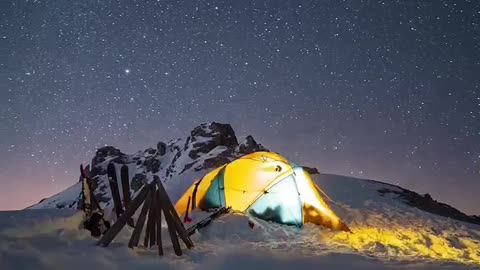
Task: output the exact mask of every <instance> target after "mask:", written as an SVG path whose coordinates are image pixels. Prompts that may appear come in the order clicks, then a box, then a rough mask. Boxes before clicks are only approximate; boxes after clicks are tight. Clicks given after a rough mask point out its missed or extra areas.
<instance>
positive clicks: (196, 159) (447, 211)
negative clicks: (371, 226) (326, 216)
mask: <svg viewBox="0 0 480 270" xmlns="http://www.w3.org/2000/svg"><path fill="white" fill-rule="evenodd" d="M255 151H268V150H267V149H266V148H265V147H263V146H262V145H261V144H258V143H257V142H256V141H255V140H254V138H253V137H252V136H247V137H245V138H242V140H239V139H238V138H237V136H236V134H235V131H234V130H233V128H232V127H231V126H230V125H228V124H219V123H215V122H212V123H204V124H202V125H200V126H198V127H195V128H194V129H193V130H192V131H191V132H190V134H189V135H188V136H187V137H186V138H185V139H173V140H170V141H169V142H168V143H163V142H159V143H158V144H157V146H156V148H148V149H146V150H143V151H138V152H136V153H134V154H130V155H128V154H125V153H123V152H121V151H120V150H119V149H117V148H114V147H112V146H106V147H102V148H100V149H98V150H97V152H96V154H95V156H94V157H93V159H92V163H91V166H92V171H91V173H92V177H93V182H94V190H95V195H96V196H97V198H98V199H99V201H100V202H101V205H102V208H106V210H107V212H109V211H111V209H112V207H113V204H112V202H111V194H110V188H109V187H108V180H107V175H106V168H107V165H108V163H109V162H114V163H116V164H117V170H118V172H117V173H118V174H119V173H120V172H119V170H120V166H121V165H122V164H127V165H128V166H129V169H130V182H131V188H132V192H133V193H134V192H136V191H138V190H139V189H140V187H141V186H142V185H143V184H144V183H145V182H146V181H147V179H148V178H149V177H152V175H153V174H156V175H158V176H160V178H161V179H162V181H163V182H164V183H165V187H166V189H167V191H168V192H169V195H170V196H171V198H172V200H176V199H177V198H179V197H180V196H181V195H182V193H183V192H184V191H185V190H186V189H187V188H188V187H189V186H190V185H191V183H192V182H193V181H194V180H196V179H198V178H200V177H201V176H202V175H204V174H205V173H207V172H208V171H209V170H211V169H213V168H215V167H217V166H220V165H222V164H225V163H227V162H229V161H231V160H234V159H235V158H238V157H240V156H242V155H245V154H248V153H251V152H255ZM305 169H306V170H307V171H308V172H309V173H310V174H312V175H313V177H314V178H315V179H316V180H318V181H319V182H320V183H321V184H320V187H321V188H323V189H324V190H325V191H326V193H327V194H328V195H330V197H332V198H335V200H337V201H341V202H342V205H344V206H346V207H350V206H352V205H355V207H358V206H359V205H360V204H365V203H366V204H368V202H369V198H375V200H378V199H379V198H382V197H383V198H385V199H386V198H389V201H388V202H389V203H395V205H399V206H402V207H407V209H408V208H411V207H415V208H417V209H421V210H423V211H426V212H429V213H433V214H437V215H441V216H444V217H449V218H452V219H457V220H461V221H465V222H470V223H475V224H480V217H478V216H468V215H466V214H464V213H462V212H461V211H459V210H457V209H455V208H453V207H451V206H449V205H447V204H443V203H440V202H437V201H435V200H433V199H432V198H431V197H430V196H429V195H428V194H427V195H420V194H418V193H416V192H413V191H410V190H407V189H404V188H401V187H399V186H394V185H391V184H386V183H382V182H378V181H373V180H366V179H357V178H351V177H346V176H338V175H330V174H322V175H318V170H317V169H316V168H306V167H305ZM352 187H355V188H353V189H352ZM80 190H81V186H80V184H79V183H76V184H74V185H73V186H72V187H70V188H68V189H66V190H65V191H62V192H60V193H59V194H56V195H54V196H52V197H50V198H47V199H43V200H42V201H41V202H39V203H38V204H36V205H33V206H31V207H30V209H44V208H74V209H75V208H78V207H79V206H80V200H79V199H80ZM356 200H358V201H356ZM339 211H342V209H339ZM340 216H341V215H340Z"/></svg>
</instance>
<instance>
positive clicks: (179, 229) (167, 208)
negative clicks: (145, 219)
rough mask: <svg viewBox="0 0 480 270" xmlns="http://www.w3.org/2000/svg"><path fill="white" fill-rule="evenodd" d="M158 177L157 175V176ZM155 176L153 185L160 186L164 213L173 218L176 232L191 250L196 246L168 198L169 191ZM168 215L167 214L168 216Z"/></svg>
mask: <svg viewBox="0 0 480 270" xmlns="http://www.w3.org/2000/svg"><path fill="white" fill-rule="evenodd" d="M155 176H156V175H155ZM155 176H154V181H153V183H156V184H157V186H158V191H159V192H160V198H161V200H162V207H163V209H164V213H165V212H168V213H169V214H170V215H171V217H172V223H173V225H174V226H175V228H176V231H177V232H178V235H179V236H180V238H181V239H182V241H183V242H184V243H185V245H186V246H187V248H188V249H191V248H192V247H193V246H194V245H193V242H192V240H191V239H190V237H189V235H188V232H187V230H186V229H185V227H184V226H183V223H182V222H181V221H180V218H179V217H178V213H177V211H176V210H175V208H174V207H173V204H172V202H171V201H170V198H169V197H168V194H167V191H166V190H165V188H164V187H163V184H162V182H161V181H160V178H158V176H156V177H155ZM166 214H167V213H165V215H166Z"/></svg>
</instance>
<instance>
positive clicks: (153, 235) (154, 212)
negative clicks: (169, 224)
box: [148, 191, 158, 247]
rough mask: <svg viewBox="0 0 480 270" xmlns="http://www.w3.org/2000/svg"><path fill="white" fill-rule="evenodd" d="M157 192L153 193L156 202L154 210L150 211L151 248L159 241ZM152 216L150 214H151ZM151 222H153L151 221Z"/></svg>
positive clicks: (153, 204) (153, 205) (153, 206)
mask: <svg viewBox="0 0 480 270" xmlns="http://www.w3.org/2000/svg"><path fill="white" fill-rule="evenodd" d="M156 195H157V192H156V191H155V192H154V193H153V198H155V202H154V203H152V208H151V209H150V212H151V213H152V215H151V216H149V217H148V221H149V222H151V224H152V225H151V226H150V245H149V247H152V246H154V245H155V242H156V241H157V234H156V229H157V226H156V225H157V224H156V222H157V212H158V211H157V209H156V207H157V196H156ZM149 214H150V213H149ZM150 220H151V221H150Z"/></svg>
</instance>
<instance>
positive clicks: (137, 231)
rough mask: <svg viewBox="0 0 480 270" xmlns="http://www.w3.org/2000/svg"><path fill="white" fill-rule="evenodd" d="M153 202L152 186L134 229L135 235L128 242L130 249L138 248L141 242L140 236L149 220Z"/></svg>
mask: <svg viewBox="0 0 480 270" xmlns="http://www.w3.org/2000/svg"><path fill="white" fill-rule="evenodd" d="M151 200H152V186H149V191H148V195H147V199H146V200H145V202H144V203H143V207H142V211H141V212H140V215H139V216H138V220H137V224H135V229H133V233H132V236H131V237H130V241H128V247H129V248H133V247H136V246H138V241H139V240H140V234H141V233H142V229H143V225H145V219H146V218H147V213H148V208H149V207H150V201H151Z"/></svg>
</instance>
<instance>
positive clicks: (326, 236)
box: [0, 123, 480, 270]
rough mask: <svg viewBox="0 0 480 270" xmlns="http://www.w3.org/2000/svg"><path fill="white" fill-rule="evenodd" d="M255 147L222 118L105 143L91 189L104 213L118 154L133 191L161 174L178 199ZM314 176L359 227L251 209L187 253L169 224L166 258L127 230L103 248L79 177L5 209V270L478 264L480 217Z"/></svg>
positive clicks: (0, 243) (0, 257) (0, 231)
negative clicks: (109, 172)
mask: <svg viewBox="0 0 480 270" xmlns="http://www.w3.org/2000/svg"><path fill="white" fill-rule="evenodd" d="M259 150H265V148H263V146H261V145H259V144H257V143H256V142H255V140H253V138H252V137H251V136H247V137H246V138H245V139H244V140H238V139H237V137H236V136H235V133H234V131H233V129H232V128H231V127H230V126H229V125H223V124H217V123H207V124H202V125H200V126H199V127H196V128H195V129H193V130H192V132H191V133H190V135H189V136H187V138H186V139H176V140H171V141H170V142H169V143H167V144H164V143H159V144H158V145H157V147H156V148H155V149H154V148H149V149H146V150H144V151H138V152H137V153H134V154H131V155H127V154H124V153H122V152H121V151H120V150H118V149H116V148H113V147H104V148H100V149H98V151H97V153H96V155H95V157H94V158H93V159H92V163H91V166H92V170H91V173H92V176H93V180H94V189H95V194H96V196H97V198H98V199H99V200H100V201H101V205H102V207H103V208H104V209H105V211H106V212H107V216H108V215H109V214H110V213H111V210H112V203H111V195H110V189H109V187H108V182H107V178H106V167H107V165H108V163H109V162H114V163H116V164H117V169H118V170H119V169H120V166H121V165H122V164H127V165H128V166H129V168H130V172H131V173H130V181H131V186H132V192H136V191H138V190H139V188H140V187H141V185H143V184H144V183H145V182H147V181H149V180H150V179H152V176H153V175H154V174H156V175H158V176H159V177H160V178H161V179H162V181H163V182H164V185H165V187H166V189H167V192H168V193H169V196H170V197H171V199H172V201H175V200H176V199H178V198H179V197H180V196H181V194H182V193H183V192H184V191H185V189H186V188H187V187H188V186H190V185H191V183H192V182H193V181H194V180H196V179H197V178H199V177H200V176H202V175H203V174H205V173H206V172H208V171H209V170H211V169H212V168H214V167H217V166H219V165H222V164H224V163H226V162H228V161H230V160H232V159H235V158H236V157H238V156H241V155H244V154H246V153H249V152H253V151H259ZM312 178H313V180H314V181H315V182H317V184H318V185H319V186H320V187H321V188H322V189H323V190H324V191H325V192H326V193H327V194H328V195H329V199H328V200H327V201H328V202H329V204H330V205H331V207H332V209H333V210H334V211H335V212H336V213H337V214H338V216H339V217H340V218H341V219H342V220H343V221H344V222H345V223H346V224H348V225H349V227H350V229H351V230H352V231H353V233H345V232H333V231H330V230H328V229H325V228H323V227H318V226H314V225H310V224H307V225H306V226H305V227H304V228H301V229H298V228H295V227H288V226H283V225H279V224H274V223H268V222H265V221H262V220H256V219H254V222H255V224H256V226H255V227H254V229H253V230H251V229H250V227H249V226H248V225H247V224H248V220H249V217H247V216H245V215H243V214H242V213H232V214H228V215H226V216H223V217H221V218H220V219H218V220H216V221H215V222H213V223H212V224H211V225H210V226H209V227H207V228H205V229H204V230H202V231H200V232H199V233H197V234H195V235H194V236H193V238H192V239H193V241H194V243H195V248H194V249H192V250H186V251H185V253H186V254H185V255H184V256H183V257H179V258H178V257H176V256H175V255H174V254H173V250H172V247H171V243H170V242H169V240H168V232H166V231H165V230H166V227H165V225H164V228H163V230H164V231H163V239H164V242H163V243H164V249H165V253H166V255H165V256H164V257H158V256H157V255H156V251H155V250H148V249H145V248H141V247H140V248H137V249H135V250H130V249H128V248H127V246H126V245H127V243H128V239H129V237H130V233H131V231H132V230H131V229H130V228H124V230H123V231H122V232H121V233H120V235H119V237H118V238H116V239H115V240H114V242H113V243H112V244H111V245H110V246H109V247H108V248H100V247H96V246H95V242H96V240H95V239H93V238H91V237H90V234H89V233H88V231H85V230H82V229H80V224H81V219H82V213H81V212H79V211H78V210H76V209H77V208H78V207H79V206H80V204H79V201H78V198H79V192H80V186H79V185H78V183H77V184H74V185H73V186H72V187H70V188H69V189H67V190H65V191H63V192H61V193H59V194H56V195H54V196H52V197H50V198H47V199H44V200H42V201H41V202H40V203H39V204H36V205H34V206H32V207H30V208H29V209H27V210H23V211H11V212H0V269H66V268H69V269H85V268H86V267H93V268H94V269H97V268H102V269H154V268H155V269H158V268H162V269H227V268H228V269H231V270H234V269H257V268H271V269H273V268H276V269H292V268H299V269H318V268H319V267H327V269H405V268H408V269H480V225H476V224H473V223H480V220H478V217H469V216H467V215H465V214H463V213H461V212H460V211H458V210H456V209H454V208H452V207H450V206H448V205H445V204H441V203H438V202H436V201H434V200H433V199H432V198H431V197H429V196H424V195H419V194H417V193H415V192H412V191H409V190H406V189H403V188H401V187H398V186H393V185H389V184H385V183H381V182H376V181H372V180H363V179H356V178H350V177H344V176H338V175H328V174H322V175H319V174H313V175H312ZM195 214H199V213H195ZM199 215H200V214H199ZM194 216H195V215H194ZM462 220H463V221H462ZM464 221H468V223H467V222H464Z"/></svg>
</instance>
